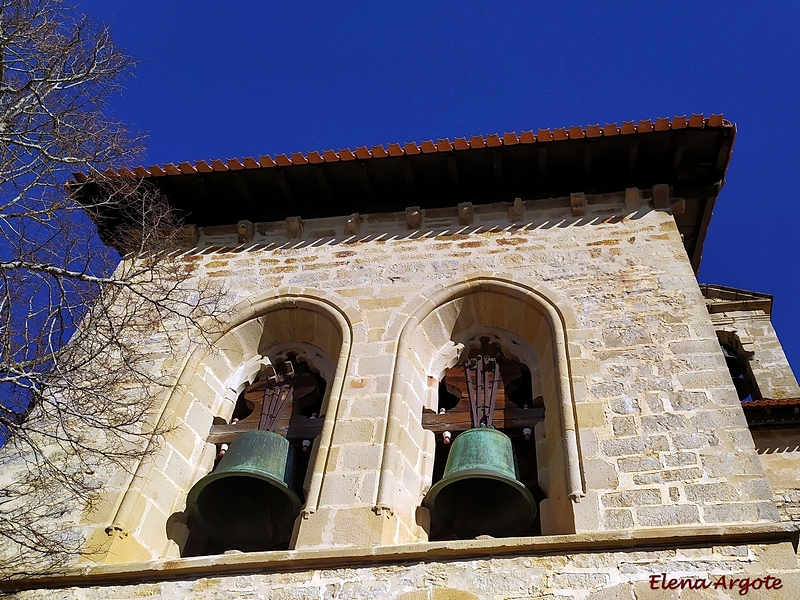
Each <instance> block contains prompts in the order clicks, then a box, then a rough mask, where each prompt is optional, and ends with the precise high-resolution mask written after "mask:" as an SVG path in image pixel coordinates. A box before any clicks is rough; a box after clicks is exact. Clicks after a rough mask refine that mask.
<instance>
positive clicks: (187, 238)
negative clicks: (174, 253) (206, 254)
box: [179, 225, 200, 248]
mask: <svg viewBox="0 0 800 600" xmlns="http://www.w3.org/2000/svg"><path fill="white" fill-rule="evenodd" d="M179 236H180V244H181V247H183V248H194V247H195V246H197V244H198V243H199V242H200V232H199V231H198V229H197V225H184V226H183V227H181V229H180V232H179Z"/></svg>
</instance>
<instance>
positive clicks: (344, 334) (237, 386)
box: [106, 293, 354, 562]
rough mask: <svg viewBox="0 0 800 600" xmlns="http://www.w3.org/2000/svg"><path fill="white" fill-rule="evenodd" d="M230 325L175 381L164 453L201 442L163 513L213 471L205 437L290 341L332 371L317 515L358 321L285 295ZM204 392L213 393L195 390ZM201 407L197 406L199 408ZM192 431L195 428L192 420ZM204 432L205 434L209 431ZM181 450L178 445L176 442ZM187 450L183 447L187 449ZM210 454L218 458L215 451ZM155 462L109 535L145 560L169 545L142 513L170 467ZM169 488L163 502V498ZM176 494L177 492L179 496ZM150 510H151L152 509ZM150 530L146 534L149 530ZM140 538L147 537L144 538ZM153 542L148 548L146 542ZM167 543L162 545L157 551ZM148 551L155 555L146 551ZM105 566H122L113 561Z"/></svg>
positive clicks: (252, 302)
mask: <svg viewBox="0 0 800 600" xmlns="http://www.w3.org/2000/svg"><path fill="white" fill-rule="evenodd" d="M229 314H230V315H231V318H230V319H229V321H228V322H229V325H228V326H227V327H225V329H224V331H223V332H221V333H220V334H219V335H218V336H217V337H216V339H214V340H213V341H212V343H211V344H210V348H209V347H208V346H204V347H200V348H196V349H195V350H194V352H192V353H190V354H189V356H188V357H187V359H186V360H185V362H184V364H183V366H182V368H181V371H180V375H179V376H178V378H177V382H176V384H175V385H174V387H173V389H172V391H171V393H170V395H169V397H168V399H167V401H166V402H165V404H164V407H163V409H162V411H161V413H160V415H159V416H158V419H159V421H160V422H161V423H173V424H177V425H178V427H176V428H175V430H174V432H172V433H170V434H168V435H167V436H166V438H165V440H164V442H165V443H164V448H162V449H161V450H159V455H160V454H162V453H166V452H174V451H175V450H173V449H172V447H171V445H170V444H171V443H172V442H171V436H173V435H178V434H179V433H184V434H186V428H187V427H191V429H192V431H193V435H195V436H196V437H195V442H194V445H193V449H192V452H191V454H192V456H184V457H183V458H184V459H185V460H186V461H187V462H188V463H189V464H190V465H191V467H192V473H190V474H189V476H188V478H189V479H190V481H188V483H186V484H184V485H182V486H181V488H185V489H180V490H179V493H178V494H177V495H176V498H174V499H172V503H171V506H170V501H169V500H167V499H163V498H160V499H159V500H160V502H161V503H162V506H163V508H161V509H160V511H161V512H164V511H169V510H173V509H175V506H176V501H178V500H180V498H179V497H177V496H180V492H182V493H183V494H184V495H185V493H186V492H188V489H189V487H191V485H192V483H193V482H194V481H195V480H197V479H198V477H199V476H200V475H201V474H203V473H201V471H203V470H204V469H205V471H207V470H208V466H209V465H210V463H211V462H212V461H213V456H214V453H213V446H210V445H208V444H206V443H205V436H206V435H207V433H208V429H209V427H210V425H211V423H212V421H213V419H214V417H215V416H216V415H217V413H219V412H221V411H224V410H226V407H227V406H228V405H229V406H230V409H231V410H232V407H233V405H234V404H235V402H236V398H237V397H238V395H239V393H240V392H241V391H242V389H243V388H244V386H245V384H246V382H247V380H248V378H249V377H251V376H252V375H253V374H254V373H256V372H257V370H258V368H259V366H260V362H261V352H263V351H267V350H269V349H270V348H273V347H276V346H285V345H286V344H285V343H286V342H290V341H291V340H292V337H294V338H295V339H297V341H302V342H306V344H305V346H306V347H308V346H309V345H313V346H316V347H318V348H320V349H321V350H322V351H323V353H324V354H327V355H328V356H327V358H329V359H330V362H331V363H332V365H331V366H332V368H333V373H332V374H331V376H330V377H329V378H328V380H327V381H328V386H327V388H328V389H327V391H326V400H325V403H324V405H323V406H324V412H325V415H326V418H325V421H324V424H323V427H322V431H321V434H320V436H319V438H318V443H315V447H316V452H317V454H316V460H315V467H314V471H313V473H312V474H311V476H310V480H309V487H308V490H307V492H308V493H307V498H306V502H305V505H304V508H303V510H302V513H301V514H302V515H304V516H307V515H309V514H312V513H314V512H315V511H316V510H317V507H318V502H319V497H320V490H321V486H322V475H323V465H324V464H325V463H326V462H327V453H328V450H329V448H330V443H331V437H332V434H333V425H334V421H335V419H336V416H337V412H338V409H339V401H340V398H341V395H342V389H343V385H344V379H345V376H346V373H347V368H348V363H349V360H350V349H351V347H352V344H353V327H352V323H353V322H354V319H353V315H348V314H346V312H345V311H343V310H342V309H341V308H340V307H337V306H336V305H335V304H333V303H331V302H330V301H328V300H326V299H324V298H319V297H315V296H312V295H309V294H305V293H295V294H283V295H280V296H274V295H264V296H262V297H258V298H250V299H248V300H246V301H245V302H243V303H241V304H239V305H238V306H236V307H235V308H234V309H232V310H231V311H230V313H229ZM198 386H199V387H200V388H201V389H204V390H205V389H207V394H203V393H199V394H198V392H197V391H196V389H197V388H198ZM197 405H199V406H197ZM189 421H191V423H192V425H191V426H189V425H188V422H189ZM203 429H204V430H203ZM176 445H177V442H176ZM184 446H185V444H184ZM209 448H210V449H211V450H212V452H209ZM159 455H157V456H156V460H154V461H146V462H141V463H140V464H139V466H138V467H137V469H136V470H135V472H134V473H133V475H132V477H131V479H130V482H129V485H128V486H127V489H126V491H125V492H124V493H123V494H122V497H121V501H120V502H119V503H118V505H117V508H116V511H115V512H114V513H113V518H112V519H111V520H110V522H111V523H112V525H111V526H109V527H108V528H107V529H106V532H107V533H108V534H109V535H112V534H113V533H115V532H118V533H119V534H120V536H124V537H125V538H129V537H132V538H134V540H135V543H136V544H137V545H139V546H146V549H145V548H142V549H141V550H139V552H138V553H136V555H137V557H138V558H139V559H142V558H147V557H146V555H147V554H150V556H151V557H154V558H155V557H158V556H160V555H163V554H164V553H165V552H166V553H167V554H168V555H169V554H171V552H170V551H169V550H168V547H169V546H170V544H171V542H170V541H169V540H168V539H167V537H166V534H165V533H164V523H161V525H160V532H158V533H157V534H154V533H153V532H152V531H150V529H152V528H153V527H154V526H155V524H154V522H149V521H151V520H150V519H148V518H147V515H146V514H142V512H143V510H142V498H143V497H147V495H148V494H147V490H148V486H149V485H151V484H150V483H149V482H150V481H151V480H156V481H158V480H160V478H158V477H152V476H153V474H154V473H155V471H156V470H157V469H158V468H159V467H158V466H157V463H163V462H165V461H166V458H165V457H161V460H159ZM164 495H165V494H164V493H163V490H162V491H161V493H160V494H159V496H161V497H163V496H164ZM173 495H175V494H173ZM147 510H149V509H147ZM145 530H147V531H145ZM140 534H141V537H142V538H143V539H140ZM144 538H147V539H148V540H152V541H150V543H143V542H144ZM161 542H163V546H161V548H159V547H158V546H160V545H161ZM148 551H149V552H148ZM106 562H118V560H115V559H114V558H113V557H109V558H107V559H106Z"/></svg>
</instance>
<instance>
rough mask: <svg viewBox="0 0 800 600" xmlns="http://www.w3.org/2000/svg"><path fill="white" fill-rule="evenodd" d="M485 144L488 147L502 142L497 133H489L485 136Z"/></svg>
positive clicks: (500, 144) (499, 144)
mask: <svg viewBox="0 0 800 600" xmlns="http://www.w3.org/2000/svg"><path fill="white" fill-rule="evenodd" d="M486 145H487V146H488V147H489V148H497V147H498V146H502V145H503V142H502V141H501V140H500V136H499V135H497V134H496V133H492V134H491V135H487V136H486Z"/></svg>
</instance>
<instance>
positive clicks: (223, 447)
mask: <svg viewBox="0 0 800 600" xmlns="http://www.w3.org/2000/svg"><path fill="white" fill-rule="evenodd" d="M227 451H228V444H222V445H221V446H220V447H219V453H218V454H217V456H219V457H220V458H222V457H223V456H225V453H226V452H227Z"/></svg>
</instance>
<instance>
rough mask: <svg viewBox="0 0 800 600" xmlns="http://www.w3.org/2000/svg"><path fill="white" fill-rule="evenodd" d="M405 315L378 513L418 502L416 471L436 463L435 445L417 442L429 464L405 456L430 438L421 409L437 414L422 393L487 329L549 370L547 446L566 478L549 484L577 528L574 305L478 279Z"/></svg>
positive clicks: (533, 288)
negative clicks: (570, 348) (560, 488)
mask: <svg viewBox="0 0 800 600" xmlns="http://www.w3.org/2000/svg"><path fill="white" fill-rule="evenodd" d="M402 313H403V315H405V323H404V324H403V325H402V328H401V330H400V335H399V341H398V342H399V343H398V349H397V355H396V357H395V370H394V373H393V377H392V384H391V391H390V397H389V403H388V407H387V414H386V429H385V432H384V438H383V442H384V447H383V456H382V464H381V470H380V481H379V485H378V491H377V497H376V503H375V506H376V511H378V512H379V511H389V512H392V513H393V512H396V511H397V509H398V507H407V506H408V505H409V504H413V505H417V504H418V503H419V502H418V500H419V496H420V494H421V489H420V490H413V489H411V490H409V489H408V488H409V485H410V484H409V482H411V481H412V480H413V479H414V477H413V471H414V470H415V469H416V471H417V473H420V472H425V471H426V470H427V471H430V470H431V467H430V466H429V465H428V462H429V461H430V460H431V458H430V456H427V457H426V456H425V454H426V452H429V449H430V448H431V446H432V440H430V439H429V440H427V441H423V442H422V443H417V447H421V452H420V454H421V455H422V458H421V459H420V460H419V461H417V462H416V463H415V461H414V460H413V458H412V457H411V456H410V454H409V453H408V452H407V451H406V450H405V449H407V448H408V447H409V440H415V439H418V438H420V437H422V438H424V436H425V434H429V433H430V432H422V430H421V427H420V428H419V431H417V429H418V427H417V424H418V423H419V418H420V414H421V410H422V408H423V407H424V408H428V409H435V405H433V406H431V404H432V402H431V400H430V397H429V395H427V394H426V393H424V391H423V390H426V389H427V388H429V387H430V386H431V385H436V384H438V379H439V377H438V376H439V375H440V373H439V371H440V370H441V369H442V368H444V367H446V366H448V365H449V363H450V362H452V360H454V358H453V357H455V356H457V355H458V354H459V351H460V349H459V348H457V347H456V345H457V344H458V341H459V340H462V339H467V338H468V337H469V336H470V335H474V334H475V333H477V332H479V331H480V330H481V328H484V329H487V330H497V331H504V332H507V333H508V334H510V336H509V339H510V337H514V338H515V339H518V340H520V341H521V344H520V352H521V353H522V354H526V353H527V355H528V357H529V358H528V359H527V360H526V361H525V362H527V363H528V366H529V367H530V368H533V369H538V368H539V366H540V365H539V362H542V363H543V364H546V365H547V368H544V367H542V372H543V377H544V380H543V381H544V385H545V386H546V388H547V390H548V394H547V400H546V406H547V410H548V412H549V414H550V415H551V416H550V422H549V423H547V430H548V433H549V434H550V436H551V437H550V439H548V444H549V446H548V447H549V448H550V451H551V453H552V455H553V457H554V459H553V461H552V462H553V463H555V464H554V470H555V469H557V470H558V471H559V472H558V473H555V472H554V473H550V478H551V479H552V480H553V481H554V482H556V483H555V485H561V484H562V483H563V484H564V493H565V496H566V497H568V498H569V500H571V502H568V501H567V502H564V501H562V502H561V504H560V506H558V507H557V508H554V510H557V511H559V512H560V513H561V516H560V517H559V518H558V519H559V521H560V522H564V519H567V518H568V517H567V514H569V515H570V516H569V518H568V520H569V521H570V522H572V521H573V518H572V517H571V514H572V508H571V504H572V503H575V502H579V500H580V498H581V497H583V496H584V495H585V491H584V485H583V476H582V473H581V468H580V460H579V455H580V452H579V447H578V437H577V432H576V416H575V403H574V394H573V390H572V379H571V372H570V364H569V356H568V352H567V343H568V339H567V334H568V331H569V330H570V329H574V328H576V326H577V318H576V316H575V314H574V312H573V311H572V310H571V308H570V307H569V305H568V303H567V302H566V301H564V300H563V299H562V298H560V297H559V296H558V295H557V294H555V293H554V292H552V291H551V290H549V289H547V288H546V287H544V286H542V285H539V284H531V283H530V282H520V281H515V280H514V278H513V276H507V277H503V276H498V275H496V274H495V275H478V276H475V277H472V278H469V279H467V280H465V281H463V282H459V283H457V284H455V285H450V286H445V287H441V288H438V289H435V290H434V291H433V292H431V293H429V294H427V295H425V296H423V297H420V298H418V299H415V300H414V302H413V303H410V304H409V306H407V307H406V309H405V310H403V311H402ZM465 336H466V337H465ZM523 346H526V348H525V349H523ZM450 355H452V356H450ZM431 382H433V383H431ZM543 434H544V432H543ZM431 435H432V434H431ZM553 438H555V439H553ZM426 461H428V462H426ZM431 464H432V463H431ZM562 473H563V475H562ZM398 482H402V484H399V483H398ZM416 484H417V485H418V487H419V488H423V487H424V486H425V485H426V484H429V482H428V481H425V480H424V477H422V476H420V477H419V480H418V481H417V482H416ZM411 487H412V488H413V484H411ZM406 496H408V497H406ZM554 506H555V503H554ZM400 520H401V521H402V520H403V519H400ZM402 537H403V536H402V535H401V538H402Z"/></svg>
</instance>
